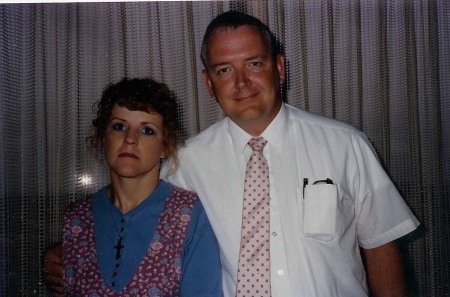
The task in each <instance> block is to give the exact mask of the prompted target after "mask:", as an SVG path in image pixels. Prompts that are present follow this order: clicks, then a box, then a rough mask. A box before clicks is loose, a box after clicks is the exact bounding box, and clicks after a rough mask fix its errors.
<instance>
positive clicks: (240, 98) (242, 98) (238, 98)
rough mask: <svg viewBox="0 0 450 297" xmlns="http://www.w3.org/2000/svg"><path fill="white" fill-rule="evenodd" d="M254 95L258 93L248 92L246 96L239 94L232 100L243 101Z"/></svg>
mask: <svg viewBox="0 0 450 297" xmlns="http://www.w3.org/2000/svg"><path fill="white" fill-rule="evenodd" d="M256 95H258V93H253V94H250V95H247V96H239V97H236V98H235V99H234V100H236V101H245V100H248V99H253V98H254V97H256Z"/></svg>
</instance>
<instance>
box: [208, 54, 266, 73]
mask: <svg viewBox="0 0 450 297" xmlns="http://www.w3.org/2000/svg"><path fill="white" fill-rule="evenodd" d="M267 56H270V55H267V54H266V53H263V54H256V55H253V56H250V57H248V58H245V60H244V61H246V62H248V61H251V60H255V59H266V58H267ZM228 64H231V62H217V63H214V64H210V65H211V66H210V67H211V69H215V68H217V67H221V66H225V65H228Z"/></svg>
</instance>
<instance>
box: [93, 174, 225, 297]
mask: <svg viewBox="0 0 450 297" xmlns="http://www.w3.org/2000/svg"><path fill="white" fill-rule="evenodd" d="M108 187H109V186H107V187H104V188H102V189H101V190H99V191H98V192H97V193H96V194H95V195H94V198H93V208H94V231H95V242H96V250H97V253H98V254H97V255H98V261H99V266H100V271H101V273H102V276H103V278H104V280H105V282H106V283H107V284H108V285H109V286H110V288H111V289H113V290H115V291H120V290H121V289H122V288H123V287H125V286H126V285H127V283H128V282H129V281H130V280H131V278H132V277H133V275H134V273H135V271H136V269H137V268H138V266H139V264H140V262H141V260H142V258H143V257H144V255H145V253H146V251H147V249H148V247H149V245H150V241H151V239H152V237H153V234H154V233H155V230H156V226H157V224H158V221H159V217H160V214H161V212H162V210H163V207H164V204H165V202H166V199H167V197H168V196H169V195H170V192H171V190H172V188H173V185H171V184H170V183H167V182H165V181H162V180H161V182H160V184H159V185H158V187H157V188H156V189H155V191H154V192H153V193H152V194H151V195H150V196H149V197H148V198H147V199H146V200H144V201H143V202H142V203H141V204H140V205H139V206H137V207H136V208H134V209H133V210H131V211H130V212H128V213H126V214H122V213H121V212H120V211H119V210H118V209H117V208H116V207H115V206H114V204H112V203H111V202H110V200H109V199H108V196H107V189H108ZM119 234H120V235H121V236H122V237H123V240H122V242H121V244H122V245H123V246H124V247H123V248H122V249H121V250H120V257H119V259H116V256H117V248H115V247H116V246H117V244H118V239H119ZM181 261H182V263H181V269H182V276H181V280H180V296H222V274H221V266H220V256H219V249H218V245H217V240H216V237H215V235H214V233H213V231H212V228H211V225H210V223H209V220H208V218H207V216H206V213H205V211H204V209H203V206H202V204H201V202H200V200H199V199H197V200H196V202H195V204H194V207H193V209H192V214H191V220H190V222H189V225H188V228H187V232H186V238H185V240H184V244H183V251H182V259H181Z"/></svg>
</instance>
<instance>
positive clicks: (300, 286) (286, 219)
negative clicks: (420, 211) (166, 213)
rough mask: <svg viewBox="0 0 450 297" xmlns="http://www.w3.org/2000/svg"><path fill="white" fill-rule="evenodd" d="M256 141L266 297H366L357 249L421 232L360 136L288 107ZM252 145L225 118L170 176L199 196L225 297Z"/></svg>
mask: <svg viewBox="0 0 450 297" xmlns="http://www.w3.org/2000/svg"><path fill="white" fill-rule="evenodd" d="M261 136H262V137H264V138H265V139H266V140H267V141H268V144H267V145H266V147H265V149H264V152H263V153H264V156H265V157H266V159H267V161H268V164H269V174H270V197H271V198H270V229H271V231H270V232H271V235H272V236H271V243H270V249H271V250H270V259H271V263H270V265H271V286H272V296H274V297H289V296H308V297H312V296H320V297H324V296H345V297H350V296H367V294H368V288H367V284H366V275H365V271H364V267H363V264H362V260H361V256H360V252H359V247H360V246H361V247H363V248H374V247H377V246H380V245H383V244H385V243H388V242H390V241H392V240H394V239H397V238H399V237H401V236H403V235H405V234H407V233H409V232H411V231H413V230H414V229H415V228H416V227H417V226H418V225H419V223H418V221H417V219H416V218H415V217H414V215H413V214H412V213H411V211H410V210H409V208H408V207H407V206H406V204H405V202H404V201H403V199H402V197H401V196H400V194H399V193H398V191H397V190H396V188H395V186H394V185H393V184H392V182H391V180H390V179H389V177H388V176H387V175H386V173H385V171H384V170H383V168H382V167H381V165H380V163H379V161H378V159H377V157H376V155H375V152H374V150H373V148H372V146H371V145H370V143H369V141H368V140H367V138H366V136H365V135H364V134H363V133H362V132H360V131H359V130H357V129H356V128H354V127H353V126H351V125H349V124H346V123H343V122H339V121H336V120H334V119H331V118H327V117H323V116H320V115H316V114H312V113H309V112H306V111H303V110H301V109H298V108H295V107H292V106H290V105H287V104H286V105H285V104H283V106H282V108H281V110H280V112H279V113H278V115H277V117H276V118H275V119H274V120H273V121H272V123H271V124H270V125H269V127H267V129H266V130H265V131H264V132H263V133H262V134H261ZM250 138H251V135H249V134H247V133H246V132H244V131H243V130H242V129H240V128H239V127H238V126H237V125H236V124H234V123H233V122H232V121H231V120H230V119H229V118H224V119H223V120H221V121H219V122H217V123H216V124H214V125H212V126H211V127H210V128H208V129H206V130H205V131H203V132H202V133H200V134H198V135H197V136H194V137H193V138H191V139H189V140H188V141H187V143H186V147H184V148H182V149H181V150H180V151H179V158H180V166H179V168H178V170H177V171H176V172H175V174H173V175H170V176H168V180H169V181H170V182H171V183H173V184H175V185H177V186H180V187H184V188H187V189H190V190H194V191H196V192H197V193H198V195H199V198H200V200H201V201H202V203H203V206H204V208H205V210H206V213H207V215H208V217H209V220H210V222H211V225H212V227H213V230H214V232H215V234H216V237H217V239H218V242H219V247H220V250H221V261H222V271H223V289H224V295H225V296H229V297H232V296H235V290H236V278H237V269H238V268H237V266H238V257H239V242H240V238H241V222H242V200H243V189H244V175H245V167H246V164H247V161H248V159H249V157H250V154H251V148H250V147H249V146H248V145H247V142H248V141H249V140H250ZM167 167H168V166H164V168H163V172H162V175H161V176H162V177H164V176H165V173H166V171H167ZM305 179H308V185H306V186H304V184H305V182H304V180H305ZM326 179H330V180H331V182H332V184H331V183H330V182H328V183H327V182H326ZM316 181H319V182H318V183H316V184H315V185H313V183H314V182H316Z"/></svg>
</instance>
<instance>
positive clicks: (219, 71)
mask: <svg viewBox="0 0 450 297" xmlns="http://www.w3.org/2000/svg"><path fill="white" fill-rule="evenodd" d="M227 72H228V68H221V69H219V70H218V71H217V74H219V75H221V74H225V73H227Z"/></svg>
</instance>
